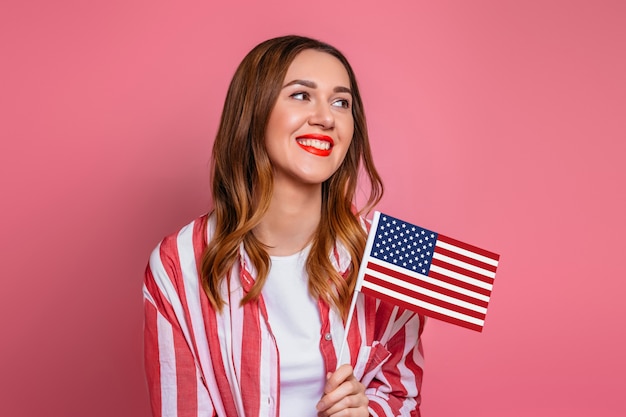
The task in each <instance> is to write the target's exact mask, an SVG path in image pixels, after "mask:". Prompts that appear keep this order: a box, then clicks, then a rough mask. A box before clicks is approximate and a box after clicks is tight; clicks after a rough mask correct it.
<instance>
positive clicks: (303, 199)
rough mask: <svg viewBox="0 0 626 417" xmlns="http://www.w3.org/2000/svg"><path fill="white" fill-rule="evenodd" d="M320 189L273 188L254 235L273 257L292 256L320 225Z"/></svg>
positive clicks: (306, 242) (319, 187)
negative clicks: (269, 200) (267, 207)
mask: <svg viewBox="0 0 626 417" xmlns="http://www.w3.org/2000/svg"><path fill="white" fill-rule="evenodd" d="M321 207H322V191H321V186H320V185H316V186H311V187H306V186H299V187H292V188H285V187H276V188H275V190H274V193H273V195H272V200H271V202H270V206H269V209H268V211H267V213H265V216H264V217H263V220H261V223H259V224H258V225H257V226H256V227H255V229H254V234H255V236H256V237H257V239H259V240H260V241H261V242H262V243H264V244H265V245H267V246H268V253H269V254H270V255H273V256H286V255H291V254H294V253H296V252H299V251H301V250H302V249H304V248H305V247H306V246H307V245H308V244H309V243H310V242H311V239H312V238H313V236H314V235H315V232H316V231H317V227H318V225H319V222H320V216H321Z"/></svg>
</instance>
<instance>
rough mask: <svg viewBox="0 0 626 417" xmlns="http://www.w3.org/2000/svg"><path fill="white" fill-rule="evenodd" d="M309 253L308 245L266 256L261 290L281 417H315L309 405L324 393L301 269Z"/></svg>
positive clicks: (312, 305)
mask: <svg viewBox="0 0 626 417" xmlns="http://www.w3.org/2000/svg"><path fill="white" fill-rule="evenodd" d="M309 250H310V246H309V247H307V248H306V249H304V250H303V251H302V252H299V253H296V254H294V255H289V256H271V257H270V258H271V260H272V265H271V268H270V271H269V274H268V277H267V281H266V282H265V285H264V286H263V291H262V293H263V299H264V300H265V306H266V308H267V316H268V319H269V323H270V327H271V328H272V333H273V334H274V337H275V339H276V344H277V345H278V354H279V358H280V415H281V416H312V417H314V416H316V415H317V410H316V409H315V405H316V404H317V402H318V401H319V400H320V398H322V394H323V392H324V383H325V380H326V376H325V370H324V361H323V358H322V353H321V352H320V348H319V344H320V332H321V328H322V323H321V319H320V313H319V309H318V306H317V300H316V299H315V298H313V297H311V295H310V294H309V290H308V283H307V281H308V276H307V273H306V269H305V263H306V258H307V256H308V254H309Z"/></svg>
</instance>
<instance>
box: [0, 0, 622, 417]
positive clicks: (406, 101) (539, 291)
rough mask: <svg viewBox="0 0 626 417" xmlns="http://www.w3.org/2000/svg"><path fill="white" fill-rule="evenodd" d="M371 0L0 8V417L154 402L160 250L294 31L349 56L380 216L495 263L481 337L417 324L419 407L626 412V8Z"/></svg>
mask: <svg viewBox="0 0 626 417" xmlns="http://www.w3.org/2000/svg"><path fill="white" fill-rule="evenodd" d="M380 3H381V2H378V1H377V2H364V1H345V0H343V1H325V0H324V1H322V0H319V1H317V2H297V1H265V2H260V1H259V2H256V1H251V0H250V1H246V2H236V1H234V2H230V3H227V2H224V3H220V4H216V2H210V1H179V2H165V1H150V2H147V1H139V0H124V1H106V2H104V1H101V2H95V1H92V2H81V1H61V0H57V1H18V0H15V1H10V0H3V1H2V3H1V4H0V42H1V43H0V48H1V49H0V56H1V60H2V63H1V65H0V71H1V73H2V74H1V77H0V105H1V108H0V118H1V119H0V136H1V145H0V181H1V183H0V187H1V189H0V195H1V197H0V198H1V207H2V218H1V219H0V227H1V229H0V230H1V237H0V244H1V245H2V246H1V250H0V256H1V257H2V258H1V263H2V266H3V273H2V290H1V291H0V300H1V302H0V325H1V330H2V331H1V335H2V336H1V337H2V339H1V343H0V404H1V406H0V407H1V409H2V411H1V413H2V415H4V416H11V417H21V416H77V417H78V416H89V417H100V416H102V417H104V416H118V417H125V416H138V417H145V416H148V402H147V393H146V388H145V383H144V376H143V368H142V353H141V337H142V333H141V332H142V320H143V317H142V302H141V282H142V274H143V269H144V267H145V264H146V262H147V258H148V254H149V251H150V250H151V249H152V248H153V247H154V246H155V245H156V243H157V242H158V240H160V239H161V237H163V236H164V235H165V234H169V233H171V232H172V231H174V230H176V229H177V228H178V227H180V226H182V225H183V224H185V223H187V222H188V221H190V220H191V219H192V218H194V217H196V216H197V215H199V214H201V213H203V212H204V211H205V210H207V208H208V204H209V197H208V188H207V187H208V168H207V162H208V158H209V150H210V146H211V142H212V138H213V136H214V134H215V131H216V125H217V121H218V117H219V114H220V111H221V106H222V103H223V99H224V95H225V91H226V88H227V84H228V82H229V80H230V77H231V75H232V73H233V71H234V69H235V67H236V65H237V64H238V62H239V61H240V60H241V58H242V57H243V56H244V54H245V53H246V52H247V51H248V50H249V49H250V48H251V47H253V46H254V45H255V44H256V43H258V42H260V41H261V40H264V39H266V38H268V37H273V36H276V35H282V34H287V33H299V34H305V35H310V36H314V37H318V38H321V39H323V40H326V41H328V42H330V43H333V44H334V45H336V46H338V47H339V48H340V49H342V50H343V51H344V52H345V53H346V55H347V56H348V58H349V59H350V60H351V62H352V63H353V65H354V67H355V70H356V72H357V74H358V76H359V80H360V83H361V88H362V91H363V96H364V100H365V104H366V110H367V114H368V120H369V123H370V128H371V137H372V140H373V147H374V155H375V159H376V162H377V164H378V166H379V168H380V170H381V173H382V176H383V178H384V179H385V183H386V187H387V193H386V195H385V199H384V201H383V203H382V204H381V206H380V208H381V209H383V210H386V211H388V212H389V213H391V214H394V215H397V216H399V217H401V218H404V219H406V220H410V221H413V222H415V223H417V224H419V225H422V226H424V227H429V228H432V229H434V230H437V231H439V232H442V233H446V234H448V235H451V236H453V237H456V238H458V239H461V240H466V241H469V242H471V243H474V244H476V245H479V246H482V247H484V248H485V249H489V250H492V251H495V252H498V253H500V254H501V255H502V259H501V264H500V268H499V270H498V277H497V279H496V285H495V288H494V293H493V297H492V302H491V304H490V309H489V314H488V316H487V322H486V326H485V329H484V331H483V333H482V334H479V333H475V332H471V331H469V330H465V329H462V328H457V327H454V326H452V325H449V324H446V323H441V322H437V321H435V320H431V321H430V322H429V323H428V325H427V329H426V331H425V334H424V342H425V349H426V356H427V366H426V375H425V382H424V387H423V395H424V400H423V407H422V409H423V412H424V415H425V416H470V417H472V416H476V417H491V416H512V417H515V416H528V415H532V416H562V415H563V416H564V415H567V416H570V417H572V416H589V415H594V416H608V417H612V416H624V415H626V401H624V391H625V389H626V376H625V375H626V353H625V352H626V343H625V342H626V330H625V322H626V303H625V302H624V297H625V296H626V284H625V283H624V282H625V279H626V267H625V266H624V265H625V264H624V262H623V261H624V258H625V256H626V252H625V250H624V244H623V243H622V238H623V236H624V234H625V233H626V221H625V220H624V218H625V213H626V196H625V191H624V189H625V188H626V186H625V183H626V169H625V167H624V165H625V159H626V158H625V157H626V144H625V143H626V121H625V120H626V75H625V74H626V52H625V51H626V3H624V2H623V1H618V0H616V1H591V0H589V1H565V0H563V1H556V0H549V1H546V0H542V1H519V0H507V1H502V0H482V1H471V2H470V1H461V0H459V1H436V2H435V1H433V2H426V1H414V0H412V1H387V2H384V7H383V6H381V5H380ZM415 170H417V172H414V171H415ZM420 177H421V179H418V178H420Z"/></svg>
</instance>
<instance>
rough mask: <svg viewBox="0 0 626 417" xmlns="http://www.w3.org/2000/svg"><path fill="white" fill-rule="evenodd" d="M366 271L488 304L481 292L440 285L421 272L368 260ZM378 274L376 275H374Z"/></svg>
mask: <svg viewBox="0 0 626 417" xmlns="http://www.w3.org/2000/svg"><path fill="white" fill-rule="evenodd" d="M367 268H368V271H370V273H371V274H373V275H376V274H375V272H376V273H381V274H385V275H389V276H391V277H394V278H396V279H400V280H402V281H405V282H407V283H409V284H413V285H419V286H420V287H422V288H425V289H427V290H430V291H435V292H439V293H441V294H444V295H447V296H449V297H456V298H457V299H459V300H462V301H465V302H468V303H473V304H475V305H477V306H480V307H483V308H487V305H488V304H489V297H486V296H484V295H482V294H478V293H473V292H472V291H468V290H466V289H464V288H459V287H456V290H455V289H453V288H450V287H454V286H453V285H447V284H446V285H445V286H444V285H441V284H443V283H440V282H437V281H436V280H434V279H429V277H427V276H424V275H421V274H412V273H410V272H408V273H403V272H399V271H395V270H393V269H389V268H385V267H384V266H383V265H378V264H376V263H373V262H372V261H370V262H369V263H368V265H367ZM376 276H378V275H376Z"/></svg>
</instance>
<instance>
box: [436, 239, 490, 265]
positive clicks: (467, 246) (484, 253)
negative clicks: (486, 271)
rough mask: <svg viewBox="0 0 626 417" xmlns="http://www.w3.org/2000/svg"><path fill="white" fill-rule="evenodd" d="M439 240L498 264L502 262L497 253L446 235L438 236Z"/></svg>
mask: <svg viewBox="0 0 626 417" xmlns="http://www.w3.org/2000/svg"><path fill="white" fill-rule="evenodd" d="M437 240H439V241H441V242H444V243H447V244H449V245H453V246H456V247H458V248H461V249H465V250H466V251H468V252H473V253H475V254H478V255H482V256H484V257H486V258H490V259H493V260H494V261H495V262H496V263H497V262H498V261H499V260H500V255H498V254H497V253H493V252H489V251H487V250H484V249H481V248H478V247H476V246H473V245H470V244H467V243H463V242H461V241H460V240H456V239H452V238H451V237H448V236H444V235H441V234H440V235H438V236H437ZM468 256H469V255H468ZM485 262H486V261H485ZM487 263H489V262H487Z"/></svg>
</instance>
